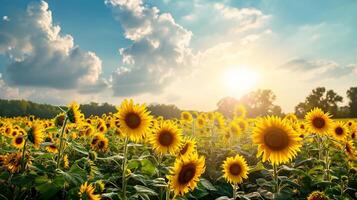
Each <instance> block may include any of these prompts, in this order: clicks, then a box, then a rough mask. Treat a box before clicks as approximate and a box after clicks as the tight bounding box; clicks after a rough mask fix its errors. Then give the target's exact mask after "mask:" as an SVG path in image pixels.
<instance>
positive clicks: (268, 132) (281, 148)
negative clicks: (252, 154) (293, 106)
mask: <svg viewBox="0 0 357 200" xmlns="http://www.w3.org/2000/svg"><path fill="white" fill-rule="evenodd" d="M252 139H253V142H254V143H255V144H257V145H258V153H257V157H259V156H261V155H263V162H265V161H266V160H269V161H270V162H271V163H272V164H280V163H286V162H288V161H290V160H291V159H292V158H293V157H295V156H296V154H297V152H298V151H300V147H301V142H300V141H301V138H300V137H299V134H298V133H296V132H295V131H294V130H293V129H292V128H291V127H290V126H289V125H288V124H287V122H286V121H283V120H282V119H281V118H279V117H275V116H272V117H266V118H261V119H260V120H259V121H258V122H257V123H256V125H255V127H254V129H253V136H252Z"/></svg>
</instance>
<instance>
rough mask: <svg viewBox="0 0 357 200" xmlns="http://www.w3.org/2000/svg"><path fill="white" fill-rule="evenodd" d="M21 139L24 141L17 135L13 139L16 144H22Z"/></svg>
mask: <svg viewBox="0 0 357 200" xmlns="http://www.w3.org/2000/svg"><path fill="white" fill-rule="evenodd" d="M23 141H24V139H23V138H22V137H18V138H16V139H15V143H16V144H22V142H23Z"/></svg>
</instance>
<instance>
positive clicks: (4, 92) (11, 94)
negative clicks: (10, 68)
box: [0, 74, 19, 99]
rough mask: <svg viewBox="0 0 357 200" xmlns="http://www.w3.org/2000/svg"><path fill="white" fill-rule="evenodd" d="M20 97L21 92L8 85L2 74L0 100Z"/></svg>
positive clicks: (0, 75)
mask: <svg viewBox="0 0 357 200" xmlns="http://www.w3.org/2000/svg"><path fill="white" fill-rule="evenodd" d="M18 96H19V90H18V89H17V88H12V87H9V86H8V85H6V83H5V82H4V80H3V79H2V74H0V99H14V98H17V97H18Z"/></svg>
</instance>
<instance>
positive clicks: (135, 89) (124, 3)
mask: <svg viewBox="0 0 357 200" xmlns="http://www.w3.org/2000/svg"><path fill="white" fill-rule="evenodd" d="M106 4H107V5H109V6H110V7H111V8H112V11H113V14H114V16H115V19H116V20H117V21H119V22H120V24H121V26H122V27H123V29H124V35H125V37H126V38H127V39H130V40H132V42H133V43H132V44H131V45H130V46H129V47H126V48H122V49H120V50H119V52H120V54H121V55H122V57H123V65H122V66H120V67H119V68H118V69H117V70H116V71H115V72H114V73H113V74H112V84H113V86H112V88H113V91H114V95H116V96H125V95H135V94H139V93H156V92H159V91H162V88H164V87H165V86H167V85H168V84H170V83H171V82H172V80H173V79H175V77H177V76H179V75H180V74H183V73H184V72H189V71H188V70H187V69H189V68H190V67H191V66H192V60H193V55H192V53H191V49H190V48H189V44H190V40H191V37H192V33H191V32H190V31H188V30H187V29H185V28H183V27H182V26H180V25H179V24H177V23H176V22H175V20H174V19H173V17H172V16H171V14H169V13H161V12H160V11H159V9H158V8H156V7H151V6H148V5H144V3H143V2H142V1H141V0H130V1H129V0H108V1H106Z"/></svg>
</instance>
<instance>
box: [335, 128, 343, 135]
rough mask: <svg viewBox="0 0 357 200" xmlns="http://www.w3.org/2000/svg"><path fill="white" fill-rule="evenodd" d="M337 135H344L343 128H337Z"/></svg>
mask: <svg viewBox="0 0 357 200" xmlns="http://www.w3.org/2000/svg"><path fill="white" fill-rule="evenodd" d="M335 133H336V135H343V129H342V128H341V127H337V128H336V129H335Z"/></svg>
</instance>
